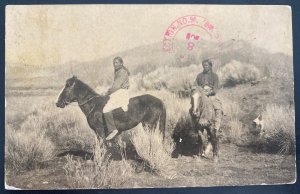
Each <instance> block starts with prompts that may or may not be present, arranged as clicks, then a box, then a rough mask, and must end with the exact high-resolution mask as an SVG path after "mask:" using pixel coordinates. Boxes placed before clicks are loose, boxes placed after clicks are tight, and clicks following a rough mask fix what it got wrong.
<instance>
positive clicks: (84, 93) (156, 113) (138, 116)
mask: <svg viewBox="0 0 300 194" xmlns="http://www.w3.org/2000/svg"><path fill="white" fill-rule="evenodd" d="M108 100H109V96H101V95H99V94H97V93H96V92H95V91H94V90H93V89H91V88H90V87H89V86H88V85H86V84H85V83H83V82H82V81H80V80H79V79H77V78H76V77H75V76H73V77H72V78H69V79H68V80H67V81H66V85H65V87H64V88H63V90H62V91H61V93H60V94H59V96H58V100H57V102H56V106H57V107H60V108H64V107H65V106H66V105H68V104H70V103H72V102H78V105H79V107H80V109H81V110H82V112H83V113H84V114H85V116H86V118H87V121H88V124H89V126H90V128H92V129H93V130H94V131H95V133H96V134H97V136H98V138H99V137H100V138H102V139H105V136H106V135H107V134H106V133H107V129H106V126H105V123H104V120H103V107H104V106H105V104H106V103H107V101H108ZM113 116H114V120H115V125H116V127H117V129H118V130H119V133H121V132H122V131H126V130H129V129H132V128H133V127H135V126H137V125H138V124H139V123H142V125H143V126H145V125H147V126H149V129H153V130H154V129H155V128H156V125H157V123H158V122H159V130H160V131H161V133H162V134H163V138H164V136H165V124H166V110H165V106H164V103H163V102H162V101H161V100H160V99H158V98H156V97H154V96H151V95H147V94H146V95H141V96H137V97H134V98H131V99H130V100H129V105H128V110H127V111H126V112H124V111H123V109H121V108H118V109H115V110H113Z"/></svg>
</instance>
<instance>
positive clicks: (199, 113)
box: [190, 87, 214, 126]
mask: <svg viewBox="0 0 300 194" xmlns="http://www.w3.org/2000/svg"><path fill="white" fill-rule="evenodd" d="M190 114H191V116H192V117H193V118H194V119H196V120H197V121H198V122H199V124H200V125H202V126H208V125H209V124H210V123H211V122H212V119H213V115H214V110H213V106H212V102H211V101H210V99H209V98H208V97H207V95H206V91H205V89H203V88H201V87H196V88H194V89H192V92H191V109H190Z"/></svg>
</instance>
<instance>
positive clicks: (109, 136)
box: [105, 129, 119, 141]
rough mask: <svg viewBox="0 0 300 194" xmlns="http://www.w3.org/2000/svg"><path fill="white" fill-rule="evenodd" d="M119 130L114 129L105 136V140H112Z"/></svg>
mask: <svg viewBox="0 0 300 194" xmlns="http://www.w3.org/2000/svg"><path fill="white" fill-rule="evenodd" d="M118 132H119V131H118V130H116V129H115V130H113V131H112V132H111V133H110V134H109V135H108V136H107V137H106V138H105V140H107V141H108V140H111V139H113V138H114V137H115V136H116V135H117V134H118Z"/></svg>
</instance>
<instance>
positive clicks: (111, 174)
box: [64, 138, 133, 188]
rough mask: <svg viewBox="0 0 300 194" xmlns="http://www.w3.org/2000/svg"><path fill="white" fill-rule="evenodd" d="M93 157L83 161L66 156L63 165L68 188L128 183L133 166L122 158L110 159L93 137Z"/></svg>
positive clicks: (108, 186) (100, 186) (110, 186)
mask: <svg viewBox="0 0 300 194" xmlns="http://www.w3.org/2000/svg"><path fill="white" fill-rule="evenodd" d="M94 141H95V147H94V152H93V153H94V159H93V160H89V161H88V162H87V161H84V160H81V159H77V160H76V159H75V158H73V157H72V156H67V162H66V164H65V166H64V169H65V173H66V177H67V182H68V185H69V186H70V188H120V187H122V186H123V185H124V184H126V183H128V181H129V178H130V177H131V176H132V174H133V168H132V167H131V165H130V164H129V163H128V162H127V161H126V160H125V159H124V158H123V159H122V161H120V162H116V161H111V160H110V157H109V154H108V153H107V150H106V149H105V147H104V146H103V144H102V143H101V142H100V143H99V142H98V140H97V139H96V138H95V140H94Z"/></svg>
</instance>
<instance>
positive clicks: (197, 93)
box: [190, 87, 204, 117]
mask: <svg viewBox="0 0 300 194" xmlns="http://www.w3.org/2000/svg"><path fill="white" fill-rule="evenodd" d="M203 95H204V90H203V89H202V88H201V87H194V88H193V89H192V90H191V109H190V111H191V114H192V115H193V116H196V117H199V116H200V110H199V108H200V106H201V102H202V100H201V99H202V97H203Z"/></svg>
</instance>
